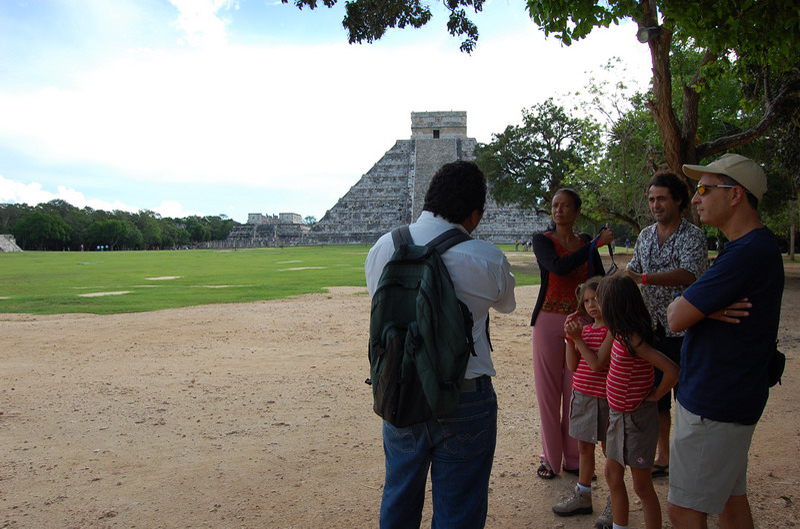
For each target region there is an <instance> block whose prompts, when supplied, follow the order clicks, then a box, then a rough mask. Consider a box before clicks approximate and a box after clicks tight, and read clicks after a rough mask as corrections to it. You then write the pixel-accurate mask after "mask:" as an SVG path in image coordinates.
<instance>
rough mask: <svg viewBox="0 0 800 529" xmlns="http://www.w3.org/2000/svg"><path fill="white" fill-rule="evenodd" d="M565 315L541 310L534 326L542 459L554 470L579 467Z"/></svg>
mask: <svg viewBox="0 0 800 529" xmlns="http://www.w3.org/2000/svg"><path fill="white" fill-rule="evenodd" d="M566 319H567V315H566V314H557V313H553V312H540V313H539V315H538V316H537V317H536V325H535V326H534V327H533V328H532V329H531V342H532V343H533V381H534V384H535V385H536V402H537V404H538V405H539V418H540V422H541V431H540V432H539V434H540V437H541V439H542V456H541V457H542V459H543V460H544V461H546V462H547V463H548V464H549V465H550V467H551V468H552V469H553V472H555V473H556V474H558V473H559V472H560V471H561V467H562V465H563V467H564V468H569V469H574V468H575V469H576V468H578V441H576V440H575V439H573V438H572V437H570V436H569V403H570V398H571V397H572V371H570V370H569V368H567V361H566V355H565V347H564V321H565V320H566Z"/></svg>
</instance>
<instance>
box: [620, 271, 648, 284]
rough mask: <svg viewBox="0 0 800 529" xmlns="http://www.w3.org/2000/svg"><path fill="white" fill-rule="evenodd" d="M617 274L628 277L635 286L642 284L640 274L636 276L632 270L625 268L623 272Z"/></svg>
mask: <svg viewBox="0 0 800 529" xmlns="http://www.w3.org/2000/svg"><path fill="white" fill-rule="evenodd" d="M617 273H619V274H625V275H626V276H628V277H630V278H631V279H633V281H634V282H635V283H636V284H637V285H638V284H640V283H641V282H642V274H637V273H636V272H634V271H633V270H628V269H627V268H625V269H624V270H620V271H619V272H617Z"/></svg>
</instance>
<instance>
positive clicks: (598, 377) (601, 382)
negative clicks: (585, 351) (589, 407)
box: [572, 323, 608, 399]
mask: <svg viewBox="0 0 800 529" xmlns="http://www.w3.org/2000/svg"><path fill="white" fill-rule="evenodd" d="M593 325H594V324H591V323H590V324H589V325H587V326H585V327H584V328H583V331H582V332H581V338H582V339H583V342H584V343H585V344H586V346H587V347H588V348H589V350H590V351H592V352H594V353H596V352H597V351H598V350H599V349H600V346H601V345H603V340H605V338H606V334H608V327H606V326H602V327H597V328H595V327H594V326H593ZM607 374H608V367H606V368H605V369H603V370H602V371H592V368H591V367H589V364H587V363H586V360H584V358H583V356H581V359H580V360H579V361H578V369H576V370H575V373H574V374H573V375H572V388H573V389H577V390H578V391H580V392H581V393H584V394H586V395H591V396H592V397H598V398H601V399H604V398H606V375H607Z"/></svg>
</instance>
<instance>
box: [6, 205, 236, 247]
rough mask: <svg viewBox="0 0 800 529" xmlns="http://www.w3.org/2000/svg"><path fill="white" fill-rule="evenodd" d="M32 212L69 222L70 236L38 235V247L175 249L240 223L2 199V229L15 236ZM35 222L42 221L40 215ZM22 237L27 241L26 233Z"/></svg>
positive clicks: (217, 235) (223, 234)
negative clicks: (17, 202)
mask: <svg viewBox="0 0 800 529" xmlns="http://www.w3.org/2000/svg"><path fill="white" fill-rule="evenodd" d="M34 212H36V213H40V214H44V215H47V216H48V217H53V218H56V219H59V220H60V221H62V222H63V223H64V225H65V226H66V234H67V239H62V238H60V235H59V236H56V237H55V238H50V239H47V238H45V239H41V238H38V239H36V242H31V243H30V244H31V245H34V246H28V248H30V249H33V248H35V249H40V250H62V249H64V248H67V249H70V250H79V249H80V248H81V245H83V247H84V248H86V249H90V248H95V247H97V245H103V246H105V245H109V246H110V247H113V248H115V249H126V250H153V249H161V248H175V247H178V246H187V245H190V244H192V243H196V242H204V241H209V240H222V239H225V238H226V237H227V236H228V234H229V233H230V231H231V229H232V228H233V226H234V225H235V224H236V222H234V221H233V220H232V219H229V218H228V217H227V216H225V215H218V216H207V217H198V216H192V217H188V218H186V219H169V218H161V216H160V215H158V214H157V213H154V212H152V211H147V210H143V211H139V212H138V213H129V212H127V211H113V212H108V211H102V210H94V209H92V208H89V207H86V208H83V209H78V208H76V207H74V206H72V205H71V204H69V203H67V202H65V201H64V200H51V201H50V202H47V203H43V204H39V205H38V206H36V207H30V206H27V205H25V204H0V232H2V233H13V234H15V235H17V233H18V229H19V225H20V223H22V222H23V221H24V220H25V219H26V218H27V217H28V216H30V215H31V214H32V213H34ZM112 221H113V222H112ZM37 222H40V223H41V219H39V220H38V221H37ZM29 229H30V226H29V225H27V224H22V230H23V232H24V233H23V235H25V236H28V237H29V236H30V234H29V233H28V232H27V231H25V230H29ZM39 229H42V228H41V226H40V228H39ZM18 239H19V240H20V242H21V244H25V238H24V237H18ZM42 245H43V246H42Z"/></svg>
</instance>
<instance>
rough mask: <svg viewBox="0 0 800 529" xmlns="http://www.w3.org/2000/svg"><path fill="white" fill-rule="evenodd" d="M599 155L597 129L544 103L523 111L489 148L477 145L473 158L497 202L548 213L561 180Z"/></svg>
mask: <svg viewBox="0 0 800 529" xmlns="http://www.w3.org/2000/svg"><path fill="white" fill-rule="evenodd" d="M599 152H600V130H599V127H598V126H597V124H596V123H594V122H593V121H591V120H590V119H587V118H578V117H574V116H572V115H570V114H569V113H568V112H567V111H566V110H565V109H564V108H563V107H561V106H559V105H556V104H555V103H554V102H553V100H552V99H548V100H547V101H545V102H544V103H540V104H538V105H535V106H533V107H531V108H530V109H524V110H523V111H522V124H521V125H509V126H508V127H506V130H505V131H503V132H501V133H499V134H493V135H492V141H491V142H490V143H488V144H479V145H478V146H477V148H476V149H475V156H476V158H477V162H478V165H480V167H481V169H482V170H483V171H484V172H485V173H486V176H487V178H488V179H489V183H490V184H491V186H492V196H493V197H494V199H495V200H497V202H498V203H500V204H505V203H515V204H518V205H520V206H522V207H524V208H535V209H537V210H539V211H547V210H548V209H549V207H548V204H549V203H550V200H551V199H552V198H553V194H554V193H555V192H556V191H557V190H558V188H559V187H561V186H562V185H563V183H564V182H565V180H566V179H567V178H568V177H569V176H570V175H571V174H572V173H574V172H575V171H576V170H578V169H579V168H582V167H584V166H586V165H589V164H591V163H592V161H593V160H595V159H597V158H598V156H599Z"/></svg>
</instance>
